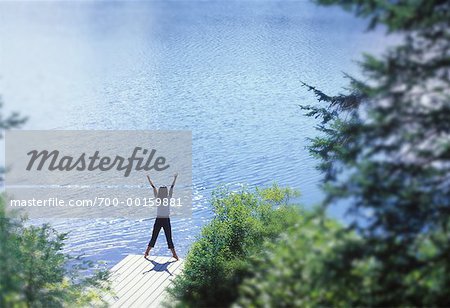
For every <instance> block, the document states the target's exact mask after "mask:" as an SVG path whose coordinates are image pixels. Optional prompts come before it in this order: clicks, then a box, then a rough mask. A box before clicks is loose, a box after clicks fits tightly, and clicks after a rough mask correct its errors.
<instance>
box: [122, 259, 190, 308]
mask: <svg viewBox="0 0 450 308" xmlns="http://www.w3.org/2000/svg"><path fill="white" fill-rule="evenodd" d="M181 264H183V263H182V262H181V261H178V262H172V263H170V264H168V266H167V268H168V270H169V271H170V273H171V274H169V273H167V272H166V271H164V272H163V273H162V274H160V275H154V276H153V277H152V280H151V282H150V283H149V287H148V289H147V290H145V291H147V292H145V291H144V292H142V291H141V292H139V295H138V296H137V299H136V300H135V301H133V302H132V303H131V304H132V307H150V306H153V305H152V303H153V302H156V301H157V299H158V296H161V295H162V292H163V291H165V289H166V287H167V286H169V285H170V283H171V282H172V280H171V278H172V277H175V275H176V274H178V272H177V269H178V268H179V267H180V266H181ZM130 307H131V306H130Z"/></svg>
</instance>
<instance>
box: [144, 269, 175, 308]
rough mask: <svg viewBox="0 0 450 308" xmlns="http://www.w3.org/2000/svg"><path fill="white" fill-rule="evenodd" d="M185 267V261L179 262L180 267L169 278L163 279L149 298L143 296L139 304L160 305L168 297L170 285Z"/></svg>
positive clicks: (147, 305)
mask: <svg viewBox="0 0 450 308" xmlns="http://www.w3.org/2000/svg"><path fill="white" fill-rule="evenodd" d="M182 269H183V263H181V262H180V263H179V264H178V267H177V268H175V269H174V270H173V273H172V275H173V276H169V277H168V278H167V279H165V280H163V281H161V283H160V284H159V286H158V287H157V288H156V289H155V291H154V292H152V293H151V294H149V295H148V296H147V298H143V299H142V300H141V301H139V302H138V304H139V306H141V307H160V306H161V304H162V302H163V301H164V300H165V299H167V297H168V294H167V292H166V289H167V287H169V286H170V285H171V284H172V280H173V279H174V278H175V277H176V276H177V275H178V274H179V273H181V271H182Z"/></svg>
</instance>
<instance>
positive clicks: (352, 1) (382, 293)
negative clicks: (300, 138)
mask: <svg viewBox="0 0 450 308" xmlns="http://www.w3.org/2000/svg"><path fill="white" fill-rule="evenodd" d="M318 2H319V3H321V4H325V5H332V4H338V5H341V6H343V7H344V8H345V9H347V10H350V11H352V12H354V13H355V14H356V15H357V16H360V17H367V18H370V24H369V28H370V29H372V28H374V27H376V26H377V25H380V24H381V25H384V26H385V27H386V28H387V31H389V32H391V33H395V34H398V35H400V36H401V37H402V42H401V43H400V44H399V45H398V46H396V47H395V48H391V49H389V50H388V51H387V52H386V53H385V54H383V55H382V56H379V57H376V56H372V55H364V60H363V61H362V62H361V68H362V72H363V76H364V77H365V79H364V80H359V79H356V78H352V77H350V76H348V78H349V80H350V85H349V91H348V92H347V93H345V94H339V95H335V96H332V95H328V94H326V93H324V92H322V91H320V90H319V89H317V88H315V87H313V86H310V85H306V84H305V86H306V87H307V88H308V89H309V90H311V91H313V92H314V94H315V95H316V96H317V97H318V100H319V101H320V102H321V103H320V105H317V104H316V105H310V106H303V107H302V108H303V109H306V110H307V115H309V116H314V117H317V118H320V119H321V123H320V124H319V125H318V129H319V131H320V132H321V134H320V136H319V137H317V138H314V139H312V142H311V145H310V151H311V152H312V153H313V154H314V155H315V156H317V157H318V158H319V159H320V164H319V166H318V167H319V169H320V170H322V171H323V172H324V174H325V176H324V185H323V186H324V189H325V191H326V199H325V205H332V204H336V203H337V202H339V201H342V200H345V202H347V204H348V206H349V213H350V214H351V215H352V216H350V217H352V224H351V226H350V229H352V230H355V231H357V233H358V234H359V235H360V236H361V237H362V238H363V239H364V241H360V242H358V243H359V244H358V245H355V244H354V243H353V242H352V244H349V245H348V246H347V247H346V248H345V249H342V251H341V254H342V256H341V257H342V258H341V260H345V262H334V263H331V265H329V266H330V268H329V270H330V271H335V272H336V273H340V274H341V276H340V277H342V278H336V279H337V280H336V281H334V283H338V282H339V279H341V280H342V281H343V282H344V280H345V277H348V276H349V275H351V271H352V268H353V267H354V265H355V264H358V262H361V261H364V262H367V261H368V260H371V262H370V264H372V265H373V266H372V267H371V268H372V270H371V271H370V273H371V277H370V282H369V283H367V284H366V285H362V284H359V285H358V283H355V284H354V285H347V286H346V287H349V288H354V289H355V290H358V288H359V290H360V294H361V295H362V294H364V296H360V297H358V298H357V299H354V300H353V302H350V304H353V305H370V306H387V305H389V306H392V305H426V306H450V297H448V294H450V257H449V256H450V230H449V227H450V226H449V223H450V87H449V86H450V70H449V67H450V30H449V29H450V27H449V24H450V2H449V1H438V0H416V1H409V0H396V1H376V0H369V1H363V0H319V1H318ZM339 204H342V202H339ZM336 277H339V275H337V276H336ZM361 283H362V282H361Z"/></svg>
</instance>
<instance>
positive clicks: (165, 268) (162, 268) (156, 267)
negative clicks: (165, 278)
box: [142, 258, 176, 276]
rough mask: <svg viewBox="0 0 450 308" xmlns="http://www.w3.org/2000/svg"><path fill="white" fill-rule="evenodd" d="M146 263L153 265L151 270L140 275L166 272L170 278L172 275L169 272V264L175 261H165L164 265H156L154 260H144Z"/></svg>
mask: <svg viewBox="0 0 450 308" xmlns="http://www.w3.org/2000/svg"><path fill="white" fill-rule="evenodd" d="M145 259H146V260H147V261H150V262H151V263H152V264H153V268H151V269H149V270H148V271H145V272H143V273H142V274H147V273H150V272H151V271H155V272H167V273H168V274H169V275H170V276H172V273H171V272H169V269H168V267H169V265H170V264H171V263H174V262H176V261H167V262H165V263H158V262H156V261H154V260H150V259H149V258H145Z"/></svg>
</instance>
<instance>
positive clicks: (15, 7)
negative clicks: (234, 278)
mask: <svg viewBox="0 0 450 308" xmlns="http://www.w3.org/2000/svg"><path fill="white" fill-rule="evenodd" d="M364 29H365V22H364V21H361V20H356V19H354V18H353V17H352V16H351V15H348V14H346V13H343V12H342V11H341V10H339V9H335V8H319V7H316V6H315V5H314V4H312V3H310V2H307V1H299V2H262V1H261V2H259V1H254V2H225V1H224V2H114V3H106V2H103V1H102V2H76V1H74V2H62V3H55V2H53V3H52V2H20V3H12V2H6V3H5V2H2V3H0V42H1V49H0V93H1V94H2V97H3V100H4V102H5V106H6V108H7V109H11V110H18V111H21V112H22V113H24V114H26V115H28V116H29V117H30V120H29V121H28V123H27V125H26V128H27V129H148V130H156V129H174V130H180V129H181V130H192V133H193V183H194V187H193V191H194V214H193V217H192V218H191V219H178V220H174V221H173V222H172V225H173V233H174V241H175V244H176V246H177V247H178V249H179V250H180V252H181V254H182V255H183V254H185V253H186V252H187V249H188V247H189V245H190V244H191V243H192V241H193V240H194V239H195V237H196V236H197V235H198V233H199V230H200V228H201V226H202V225H204V223H205V222H207V221H208V220H209V219H210V218H211V211H210V207H209V205H208V199H209V196H210V194H211V191H212V189H214V188H215V187H217V186H218V185H221V184H229V185H232V186H233V187H235V186H236V185H240V184H244V183H247V184H250V185H270V184H271V183H272V182H277V183H278V184H280V185H288V186H291V187H295V188H298V189H300V190H301V192H302V198H301V202H302V203H303V204H306V205H310V204H314V203H317V202H319V201H320V200H321V197H322V195H321V193H320V190H319V189H318V187H317V184H318V183H319V178H320V176H319V174H318V172H317V171H316V170H315V168H314V165H315V161H314V160H313V159H312V158H311V157H309V155H308V152H307V150H306V149H305V146H306V144H307V141H306V140H305V138H306V137H312V136H314V134H315V130H314V123H315V122H314V121H313V120H312V119H307V118H305V117H302V115H301V111H300V110H299V107H298V104H304V103H314V102H315V100H314V99H313V97H312V95H311V94H310V93H309V92H307V91H306V90H305V89H304V88H302V87H301V83H300V81H305V82H308V83H310V84H313V85H316V86H318V87H320V88H322V89H324V90H326V91H330V92H332V93H336V92H337V91H340V90H342V87H343V86H345V84H346V80H345V79H344V78H343V74H342V73H343V72H347V73H351V74H356V72H357V70H356V68H357V66H356V64H355V62H354V60H358V59H360V54H361V52H363V51H368V52H372V53H377V52H379V51H380V49H381V48H382V47H383V44H382V43H383V42H382V41H381V38H382V35H381V34H380V33H377V32H374V33H364ZM332 214H333V215H335V216H340V215H341V214H342V211H341V210H339V209H335V210H333V211H332ZM34 222H36V223H37V222H39V221H34ZM52 223H53V224H54V225H55V226H56V227H57V229H58V230H61V231H70V232H71V233H70V237H69V243H68V247H67V249H69V250H71V251H72V252H73V253H84V254H86V255H87V256H89V257H90V258H91V259H94V260H106V261H108V263H109V264H110V265H112V264H114V263H116V262H117V261H119V260H120V259H121V258H123V256H125V255H127V254H130V253H140V252H141V251H142V250H143V249H144V248H145V246H146V243H147V241H148V240H149V235H150V231H151V230H150V229H151V226H152V223H153V220H152V218H151V217H149V218H148V219H143V220H140V221H135V220H125V219H116V220H111V221H108V220H100V219H99V220H69V221H53V222H52ZM161 235H162V234H161ZM155 250H156V252H157V253H159V254H168V252H167V249H166V246H165V242H164V237H163V236H160V238H159V240H158V243H157V247H155Z"/></svg>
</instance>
